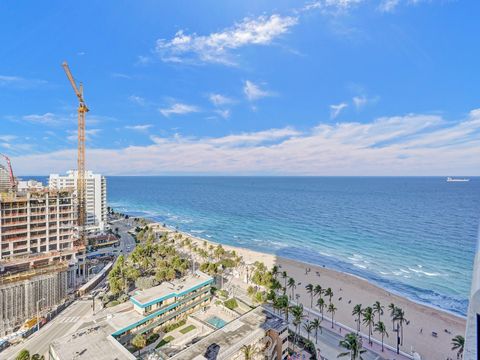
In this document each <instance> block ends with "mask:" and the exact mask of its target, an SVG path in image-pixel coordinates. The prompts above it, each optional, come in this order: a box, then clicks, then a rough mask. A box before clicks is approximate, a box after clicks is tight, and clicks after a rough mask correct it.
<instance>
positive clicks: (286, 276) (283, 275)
mask: <svg viewBox="0 0 480 360" xmlns="http://www.w3.org/2000/svg"><path fill="white" fill-rule="evenodd" d="M282 278H283V279H284V280H285V286H284V288H285V290H286V289H287V278H288V275H287V272H286V271H284V272H282Z"/></svg>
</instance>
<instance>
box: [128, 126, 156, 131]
mask: <svg viewBox="0 0 480 360" xmlns="http://www.w3.org/2000/svg"><path fill="white" fill-rule="evenodd" d="M152 126H153V125H152V124H144V125H131V126H125V129H128V130H134V131H141V132H142V131H147V130H148V129H150V128H151V127H152Z"/></svg>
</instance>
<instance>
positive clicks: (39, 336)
mask: <svg viewBox="0 0 480 360" xmlns="http://www.w3.org/2000/svg"><path fill="white" fill-rule="evenodd" d="M131 222H132V220H124V219H121V220H116V221H113V222H112V228H113V229H115V228H118V234H119V235H120V246H121V250H122V253H123V254H125V255H127V254H129V253H131V252H132V251H133V249H134V248H135V239H134V238H133V237H132V236H131V235H130V234H129V233H128V230H130V229H131V228H132V226H131V225H130V224H131ZM104 284H105V281H102V282H101V283H100V284H98V285H97V286H96V288H100V287H102V286H103V285H104ZM100 307H101V306H100V303H99V300H97V301H96V305H95V308H96V309H97V312H98V309H100ZM92 320H93V310H92V300H83V299H78V300H76V301H74V302H73V303H72V304H71V305H70V306H69V307H68V308H66V309H65V310H64V311H63V312H61V313H60V314H59V315H58V316H57V317H56V318H54V319H53V320H52V321H50V322H49V323H47V324H46V325H45V326H44V327H42V328H41V329H40V331H39V332H36V333H34V334H32V335H31V336H30V337H29V338H27V339H25V340H24V341H22V342H21V343H19V344H16V345H12V346H10V347H9V348H7V349H5V351H2V352H1V353H0V358H1V359H6V360H14V359H15V356H16V355H17V354H18V352H19V351H21V350H22V349H27V350H28V351H29V352H30V354H41V355H45V358H46V359H48V356H47V354H48V348H49V345H50V343H51V342H52V341H54V340H56V339H58V338H60V337H62V336H65V335H68V334H72V333H74V332H75V331H76V330H78V329H79V328H80V327H81V326H82V325H83V324H84V323H86V322H89V321H92Z"/></svg>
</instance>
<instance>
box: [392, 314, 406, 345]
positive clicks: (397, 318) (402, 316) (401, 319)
mask: <svg viewBox="0 0 480 360" xmlns="http://www.w3.org/2000/svg"><path fill="white" fill-rule="evenodd" d="M393 320H394V321H398V323H399V325H400V334H401V335H400V345H403V324H404V323H405V324H406V323H408V321H407V319H405V311H403V310H402V309H401V308H399V307H397V308H395V314H394V316H393Z"/></svg>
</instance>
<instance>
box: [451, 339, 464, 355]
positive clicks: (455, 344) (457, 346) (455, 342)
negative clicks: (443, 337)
mask: <svg viewBox="0 0 480 360" xmlns="http://www.w3.org/2000/svg"><path fill="white" fill-rule="evenodd" d="M464 346H465V338H464V337H463V336H462V335H457V336H455V337H454V338H453V339H452V350H457V359H463V347H464Z"/></svg>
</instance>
